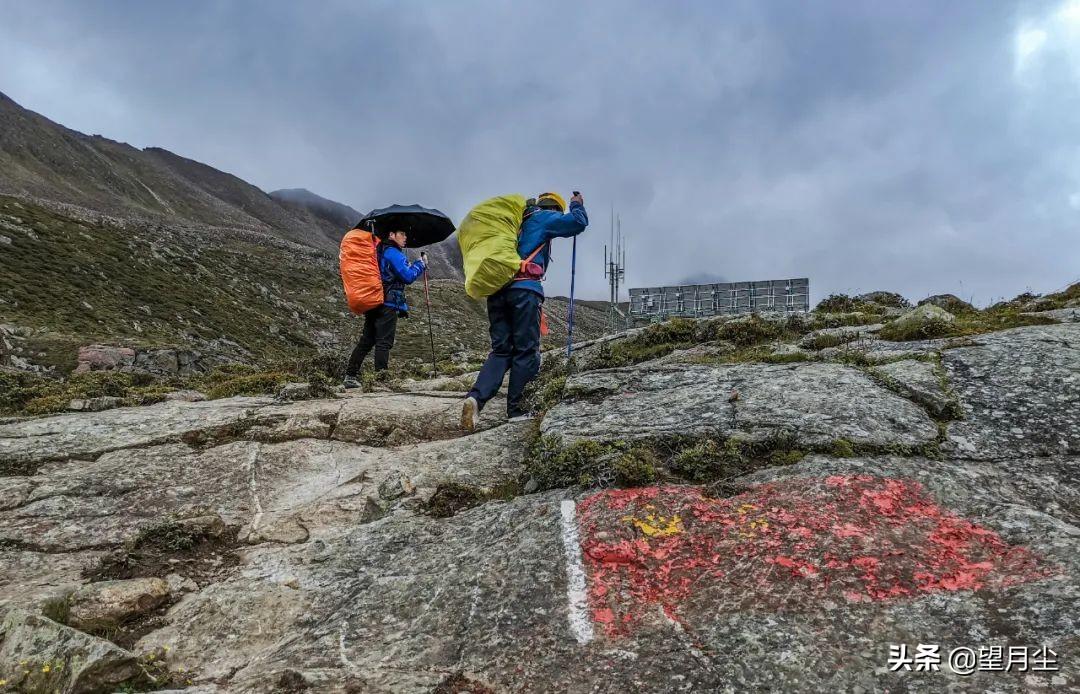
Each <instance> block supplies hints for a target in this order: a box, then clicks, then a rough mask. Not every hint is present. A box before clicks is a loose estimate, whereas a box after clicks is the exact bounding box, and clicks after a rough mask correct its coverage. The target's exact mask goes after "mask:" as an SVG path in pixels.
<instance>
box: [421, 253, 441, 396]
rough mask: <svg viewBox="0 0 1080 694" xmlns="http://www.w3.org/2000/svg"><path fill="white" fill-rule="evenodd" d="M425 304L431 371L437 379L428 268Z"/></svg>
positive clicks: (425, 284) (425, 281) (425, 271)
mask: <svg viewBox="0 0 1080 694" xmlns="http://www.w3.org/2000/svg"><path fill="white" fill-rule="evenodd" d="M424 302H425V303H426V304H427V334H428V340H430V341H431V370H432V372H434V374H435V376H436V378H437V377H438V376H439V367H438V366H436V365H435V333H434V332H433V331H432V328H431V293H430V292H428V279H427V268H426V267H425V268H424Z"/></svg>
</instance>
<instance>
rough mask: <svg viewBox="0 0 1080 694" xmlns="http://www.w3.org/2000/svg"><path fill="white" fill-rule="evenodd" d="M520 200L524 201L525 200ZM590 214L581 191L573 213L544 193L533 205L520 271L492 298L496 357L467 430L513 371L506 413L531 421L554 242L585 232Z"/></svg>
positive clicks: (525, 224)
mask: <svg viewBox="0 0 1080 694" xmlns="http://www.w3.org/2000/svg"><path fill="white" fill-rule="evenodd" d="M519 199H520V198H519ZM588 225H589V216H588V215H587V214H586V213H585V201H584V199H583V198H582V197H581V194H580V193H576V192H575V193H574V195H573V197H571V198H570V209H569V211H567V208H566V201H565V200H563V198H562V197H561V196H560V195H559V194H558V193H542V194H541V195H539V196H538V197H537V198H536V200H535V201H531V200H530V201H529V204H528V205H527V206H526V208H525V212H524V215H523V219H522V222H521V231H520V233H519V235H518V240H517V253H518V256H519V257H520V258H521V265H520V269H519V270H518V272H517V274H516V275H515V276H514V277H513V279H512V280H510V282H509V283H508V284H506V285H505V286H503V287H502V289H499V290H498V291H496V292H495V293H494V294H491V295H490V296H488V299H487V312H488V326H489V330H490V333H491V353H490V354H489V355H488V358H487V361H485V362H484V366H483V367H482V368H481V369H480V374H479V375H478V376H477V377H476V383H474V384H473V387H472V389H471V390H469V393H468V395H467V396H466V398H465V401H464V403H463V404H462V408H461V426H462V427H463V428H465V429H468V430H472V429H474V428H475V427H476V421H477V419H478V418H479V415H480V411H481V410H483V409H484V405H485V404H486V403H487V402H488V401H489V400H490V399H491V398H493V397H494V396H495V394H496V393H497V392H498V391H499V386H501V385H502V381H503V377H504V376H505V375H506V372H507V371H509V372H510V385H509V388H508V391H507V402H506V414H507V417H508V418H509V419H510V420H511V421H520V420H524V419H528V418H529V416H530V415H529V414H528V412H526V410H525V409H524V403H523V402H522V399H523V396H524V393H525V386H526V385H528V383H529V382H530V381H532V380H533V379H534V378H536V375H537V373H539V371H540V321H541V315H542V314H541V304H543V302H544V288H543V285H542V284H541V281H542V280H543V279H544V273H545V272H546V271H547V265H548V262H550V260H551V241H552V239H556V238H571V237H574V236H577V235H578V234H580V233H581V232H583V231H585V227H587V226H588Z"/></svg>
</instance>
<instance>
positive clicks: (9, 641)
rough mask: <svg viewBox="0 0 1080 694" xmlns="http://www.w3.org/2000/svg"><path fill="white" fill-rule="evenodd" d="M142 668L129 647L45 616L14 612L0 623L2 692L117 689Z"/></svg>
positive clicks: (69, 693)
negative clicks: (124, 648)
mask: <svg viewBox="0 0 1080 694" xmlns="http://www.w3.org/2000/svg"><path fill="white" fill-rule="evenodd" d="M139 672H140V669H139V666H138V664H137V663H136V662H135V656H133V655H132V654H131V653H129V652H128V651H125V650H123V649H122V648H119V647H117V646H116V645H114V644H112V643H110V642H108V641H106V640H104V639H100V638H97V637H95V636H90V635H89V634H84V633H83V632H81V631H76V630H75V629H72V628H70V627H66V626H63V625H60V624H57V623H56V622H53V621H52V620H50V619H47V618H45V617H42V616H40V615H35V614H31V613H28V612H25V611H23V610H10V611H9V612H8V613H7V615H6V616H4V618H3V622H2V623H0V691H13V692H61V693H62V694H97V693H100V692H112V691H116V689H117V685H119V684H121V683H123V682H125V681H127V680H130V679H132V678H133V677H135V676H136V675H137V674H138V673H139Z"/></svg>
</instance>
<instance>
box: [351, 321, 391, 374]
mask: <svg viewBox="0 0 1080 694" xmlns="http://www.w3.org/2000/svg"><path fill="white" fill-rule="evenodd" d="M397 319H398V312H397V310H396V309H392V308H390V307H389V306H379V307H377V308H373V309H371V310H370V311H368V312H367V313H365V314H364V333H363V335H361V336H360V341H359V342H357V343H356V347H355V348H354V349H353V351H352V356H351V357H350V358H349V368H347V369H346V370H345V375H346V376H352V377H353V378H355V377H356V376H357V375H358V374H359V373H360V367H361V366H362V365H363V363H364V358H365V357H366V356H367V355H368V352H370V351H371V348H372V347H374V348H375V370H376V371H386V368H387V367H388V366H389V365H390V348H391V347H393V346H394V334H395V333H396V332H397Z"/></svg>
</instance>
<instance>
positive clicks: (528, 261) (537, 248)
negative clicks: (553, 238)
mask: <svg viewBox="0 0 1080 694" xmlns="http://www.w3.org/2000/svg"><path fill="white" fill-rule="evenodd" d="M547 243H548V242H547V241H544V242H543V243H542V244H540V245H539V246H537V247H536V250H534V251H533V252H532V253H530V254H529V255H528V257H526V258H525V259H523V260H522V261H521V262H522V263H531V262H532V261H533V258H535V257H536V254H537V253H539V252H540V251H541V250H542V249H543V248H544V246H546V245H547Z"/></svg>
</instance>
